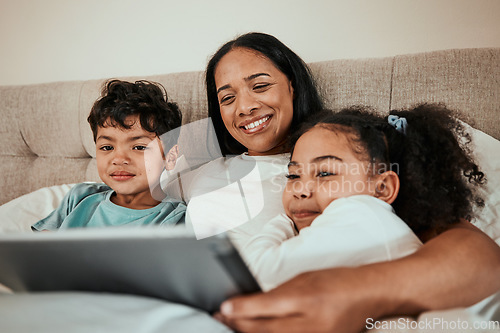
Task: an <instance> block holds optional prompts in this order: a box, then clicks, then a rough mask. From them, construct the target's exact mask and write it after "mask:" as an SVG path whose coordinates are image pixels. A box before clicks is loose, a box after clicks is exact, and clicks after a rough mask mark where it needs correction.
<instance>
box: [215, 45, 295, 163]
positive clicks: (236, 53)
mask: <svg viewBox="0 0 500 333" xmlns="http://www.w3.org/2000/svg"><path fill="white" fill-rule="evenodd" d="M214 77H215V86H216V89H217V97H218V99H219V105H220V112H221V116H222V120H223V122H224V125H225V126H226V128H227V130H228V131H229V133H230V134H231V136H233V137H234V138H235V139H236V140H237V141H238V142H240V143H241V144H242V145H243V146H245V147H246V148H247V149H248V154H249V155H272V154H276V153H280V152H283V145H284V143H285V141H286V137H287V135H288V133H289V131H290V125H291V123H292V118H293V88H292V83H291V82H290V81H289V80H288V78H287V77H286V75H285V74H283V73H282V72H281V71H280V70H278V69H277V68H276V67H275V66H274V64H273V63H272V62H271V60H269V59H268V58H267V57H265V56H264V55H262V54H261V53H258V52H256V51H252V50H249V49H246V48H236V49H234V50H232V51H229V52H228V53H227V54H226V55H225V56H224V57H222V59H221V60H220V61H219V63H218V65H217V67H216V69H215V73H214Z"/></svg>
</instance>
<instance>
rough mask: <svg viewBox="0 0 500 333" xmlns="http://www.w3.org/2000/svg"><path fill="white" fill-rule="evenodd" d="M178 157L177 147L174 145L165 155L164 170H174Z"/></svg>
mask: <svg viewBox="0 0 500 333" xmlns="http://www.w3.org/2000/svg"><path fill="white" fill-rule="evenodd" d="M178 156H179V146H178V145H174V146H173V147H172V148H170V150H169V151H168V153H167V154H166V155H165V157H166V158H165V169H167V170H172V169H173V168H175V163H176V162H177V157H178Z"/></svg>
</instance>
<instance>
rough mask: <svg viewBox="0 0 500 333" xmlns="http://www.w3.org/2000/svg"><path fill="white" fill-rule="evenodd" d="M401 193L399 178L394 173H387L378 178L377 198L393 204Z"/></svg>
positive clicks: (376, 184) (376, 186)
mask: <svg viewBox="0 0 500 333" xmlns="http://www.w3.org/2000/svg"><path fill="white" fill-rule="evenodd" d="M398 193H399V177H398V175H397V173H395V172H394V171H386V172H384V173H382V174H380V175H379V176H378V177H377V180H376V182H375V197H376V198H379V199H380V200H383V201H385V202H387V203H388V204H392V203H393V202H394V200H396V197H397V196H398Z"/></svg>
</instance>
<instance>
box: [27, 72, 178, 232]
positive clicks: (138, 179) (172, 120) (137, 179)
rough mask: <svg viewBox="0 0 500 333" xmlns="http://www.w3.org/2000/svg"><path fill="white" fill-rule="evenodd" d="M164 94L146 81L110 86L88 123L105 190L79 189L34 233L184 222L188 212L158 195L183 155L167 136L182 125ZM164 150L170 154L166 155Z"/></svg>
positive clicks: (86, 185)
mask: <svg viewBox="0 0 500 333" xmlns="http://www.w3.org/2000/svg"><path fill="white" fill-rule="evenodd" d="M162 88H163V87H162V86H161V85H159V84H156V83H151V82H147V81H137V82H135V83H131V82H125V81H120V80H112V81H109V82H108V83H107V84H106V85H105V87H104V89H103V91H102V94H101V98H100V99H98V100H97V101H96V102H95V103H94V105H93V107H92V110H91V112H90V115H89V117H88V119H87V120H88V122H89V124H90V127H91V129H92V132H93V135H94V142H95V143H96V160H97V170H98V173H99V177H100V178H101V180H102V181H103V182H104V184H95V183H82V184H77V185H75V186H74V187H73V188H72V189H71V190H70V191H69V193H68V194H67V195H66V196H65V198H64V199H63V202H62V203H61V205H60V206H59V207H58V208H57V209H56V210H55V211H53V212H52V213H51V214H50V215H49V216H47V217H46V218H44V219H42V220H40V221H39V222H37V223H36V224H34V225H33V226H32V229H33V230H35V231H40V230H57V229H66V228H77V227H100V226H141V225H149V224H155V225H175V224H177V223H182V222H184V214H185V210H186V206H185V205H184V204H183V203H182V202H181V201H177V200H174V199H171V198H168V197H166V195H165V194H164V193H163V192H160V193H161V195H159V193H158V188H159V187H158V186H157V184H158V182H159V179H160V175H161V173H162V171H163V170H164V169H165V168H166V169H168V170H170V169H172V168H173V167H174V166H175V160H176V158H177V154H178V147H177V145H176V141H177V137H173V136H172V135H163V134H165V133H167V132H169V131H172V130H174V129H176V128H177V127H179V126H181V120H182V115H181V113H180V111H179V109H178V107H177V105H176V104H175V103H171V102H168V97H167V96H166V94H165V97H164V93H163V91H164V89H163V90H162ZM160 136H162V139H163V141H165V142H162V140H160ZM165 137H167V139H165ZM164 149H169V151H168V153H167V154H164V151H165V150H164Z"/></svg>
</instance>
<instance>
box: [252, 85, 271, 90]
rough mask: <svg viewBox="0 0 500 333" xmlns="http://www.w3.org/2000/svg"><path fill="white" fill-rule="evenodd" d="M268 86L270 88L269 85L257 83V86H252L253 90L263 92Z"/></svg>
mask: <svg viewBox="0 0 500 333" xmlns="http://www.w3.org/2000/svg"><path fill="white" fill-rule="evenodd" d="M269 86H270V84H269V83H259V84H256V85H255V86H253V89H254V90H257V91H263V90H266V89H267V88H269Z"/></svg>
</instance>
